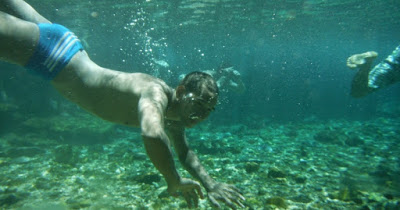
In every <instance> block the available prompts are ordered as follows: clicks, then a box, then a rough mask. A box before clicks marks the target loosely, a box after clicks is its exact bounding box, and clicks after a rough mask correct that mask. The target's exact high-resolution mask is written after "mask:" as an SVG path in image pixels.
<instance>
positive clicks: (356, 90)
mask: <svg viewBox="0 0 400 210" xmlns="http://www.w3.org/2000/svg"><path fill="white" fill-rule="evenodd" d="M377 56H378V53H376V52H374V51H370V52H366V53H362V54H356V55H352V56H350V57H349V58H348V59H347V66H348V67H349V68H351V69H356V68H359V70H358V72H357V73H356V75H355V76H354V78H353V81H352V83H351V96H353V97H355V98H360V97H363V96H365V95H367V94H369V93H371V92H372V91H373V89H372V88H370V87H368V75H369V72H370V70H371V66H372V62H373V61H374V59H375V58H376V57H377Z"/></svg>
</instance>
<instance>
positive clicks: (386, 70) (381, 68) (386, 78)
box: [368, 45, 400, 90]
mask: <svg viewBox="0 0 400 210" xmlns="http://www.w3.org/2000/svg"><path fill="white" fill-rule="evenodd" d="M396 82H400V45H399V46H397V48H396V49H395V50H394V51H393V52H392V54H390V55H389V56H388V57H387V58H386V59H385V60H383V61H382V62H380V63H379V64H378V65H376V66H375V67H374V68H373V69H372V70H371V72H370V73H369V76H368V86H369V87H370V88H373V89H374V90H378V89H381V88H384V87H387V86H389V85H391V84H394V83H396Z"/></svg>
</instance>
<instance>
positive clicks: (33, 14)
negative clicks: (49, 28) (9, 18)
mask: <svg viewBox="0 0 400 210" xmlns="http://www.w3.org/2000/svg"><path fill="white" fill-rule="evenodd" d="M0 11H3V12H5V13H8V14H10V15H13V16H15V17H18V18H21V19H23V20H26V21H29V22H33V23H36V24H38V23H51V22H50V21H49V20H47V19H46V18H44V17H43V16H41V15H40V14H39V13H38V12H37V11H36V10H35V9H33V8H32V7H31V5H29V4H28V3H26V2H25V1H23V0H1V1H0Z"/></svg>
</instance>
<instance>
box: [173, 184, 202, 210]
mask: <svg viewBox="0 0 400 210" xmlns="http://www.w3.org/2000/svg"><path fill="white" fill-rule="evenodd" d="M168 192H169V193H170V194H171V195H172V196H175V197H177V196H178V195H179V194H180V193H181V194H182V196H183V197H184V198H185V200H186V202H187V204H188V207H189V208H192V207H193V206H194V207H198V205H199V197H200V198H201V199H204V195H203V193H202V192H201V187H200V184H199V183H198V182H196V181H193V180H191V179H185V178H182V179H181V180H180V183H179V184H178V185H176V186H168Z"/></svg>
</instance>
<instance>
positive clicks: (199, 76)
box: [180, 71, 219, 95]
mask: <svg viewBox="0 0 400 210" xmlns="http://www.w3.org/2000/svg"><path fill="white" fill-rule="evenodd" d="M180 85H183V86H184V87H185V90H186V92H190V93H194V94H196V95H201V94H202V93H203V92H204V91H209V92H211V93H214V94H217V95H218V93H219V90H218V86H217V83H216V82H215V80H214V79H213V78H212V76H211V75H209V74H207V73H204V72H200V71H194V72H191V73H189V74H187V75H186V76H185V78H183V80H182V81H181V83H180Z"/></svg>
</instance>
